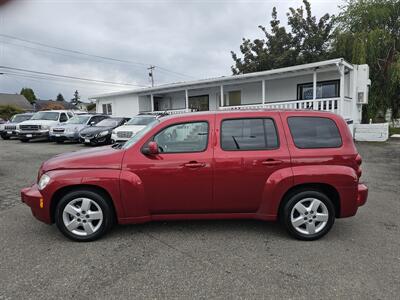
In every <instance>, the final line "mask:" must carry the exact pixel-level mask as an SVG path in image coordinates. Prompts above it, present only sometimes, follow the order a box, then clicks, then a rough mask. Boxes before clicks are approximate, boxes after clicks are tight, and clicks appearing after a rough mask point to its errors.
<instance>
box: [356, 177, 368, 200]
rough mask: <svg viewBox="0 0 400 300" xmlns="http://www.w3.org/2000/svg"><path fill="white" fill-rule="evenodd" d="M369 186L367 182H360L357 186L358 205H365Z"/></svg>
mask: <svg viewBox="0 0 400 300" xmlns="http://www.w3.org/2000/svg"><path fill="white" fill-rule="evenodd" d="M367 198H368V187H367V186H366V185H365V184H362V183H359V184H358V188H357V205H358V206H363V205H364V204H365V203H366V202H367Z"/></svg>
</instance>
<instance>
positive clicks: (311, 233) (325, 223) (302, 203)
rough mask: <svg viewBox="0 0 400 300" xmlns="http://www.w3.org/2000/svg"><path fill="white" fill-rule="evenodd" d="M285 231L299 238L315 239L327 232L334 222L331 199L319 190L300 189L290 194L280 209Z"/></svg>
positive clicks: (333, 208) (333, 209)
mask: <svg viewBox="0 0 400 300" xmlns="http://www.w3.org/2000/svg"><path fill="white" fill-rule="evenodd" d="M281 218H282V222H283V224H284V225H285V227H286V229H287V231H288V232H289V233H290V234H291V235H292V236H294V237H295V238H297V239H300V240H306V241H311V240H317V239H319V238H321V237H322V236H324V235H325V234H327V233H328V232H329V230H330V229H331V228H332V225H333V223H334V222H335V207H334V206H333V204H332V201H331V200H330V199H329V198H328V197H327V196H326V195H325V194H323V193H321V192H319V191H313V190H310V191H301V192H298V193H296V194H294V195H292V196H291V197H290V198H289V199H288V201H287V202H286V203H285V205H284V207H283V211H282V215H281Z"/></svg>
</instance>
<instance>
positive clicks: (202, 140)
mask: <svg viewBox="0 0 400 300" xmlns="http://www.w3.org/2000/svg"><path fill="white" fill-rule="evenodd" d="M154 141H155V142H156V143H157V144H158V146H159V151H160V152H162V153H182V152H202V151H204V150H206V148H207V143H208V123H207V122H192V123H181V124H176V125H172V126H169V127H167V128H165V129H164V130H162V131H161V132H159V133H158V134H157V135H156V136H155V137H154Z"/></svg>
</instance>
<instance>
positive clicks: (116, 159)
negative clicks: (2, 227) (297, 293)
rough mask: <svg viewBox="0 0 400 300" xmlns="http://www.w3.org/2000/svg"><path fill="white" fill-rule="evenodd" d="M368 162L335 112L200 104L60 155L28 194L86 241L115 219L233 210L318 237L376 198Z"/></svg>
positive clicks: (67, 231)
mask: <svg viewBox="0 0 400 300" xmlns="http://www.w3.org/2000/svg"><path fill="white" fill-rule="evenodd" d="M360 165H361V157H360V155H359V154H358V152H357V149H356V148H355V146H354V143H353V139H352V136H351V134H350V131H349V128H348V126H347V124H346V122H345V121H344V120H343V119H342V118H341V117H340V116H338V115H335V114H333V113H328V112H311V111H300V110H292V111H285V110H281V111H280V110H260V111H236V112H233V111H231V112H207V113H201V112H198V113H189V114H182V115H176V116H169V117H165V118H161V119H156V120H154V121H153V122H152V123H150V124H149V125H148V126H147V127H145V128H144V129H143V130H142V131H140V132H139V133H138V134H136V135H135V136H133V137H132V138H131V139H130V140H129V141H128V142H126V143H125V144H124V145H119V144H116V145H114V146H105V147H101V148H97V149H91V150H83V151H77V152H72V153H66V154H62V155H58V156H56V157H54V158H52V159H50V160H48V161H46V162H44V163H43V164H42V166H41V168H40V170H39V174H38V178H37V183H35V184H34V185H32V186H31V187H28V188H25V189H23V190H22V191H21V197H22V201H23V202H25V203H26V204H27V205H29V206H30V207H31V210H32V213H33V215H34V216H35V217H36V218H38V219H39V220H41V221H43V222H45V223H48V224H52V223H54V222H55V223H56V224H57V226H58V228H59V229H60V231H61V232H62V233H63V234H64V235H65V236H67V237H68V238H71V239H73V240H77V241H91V240H95V239H97V238H99V237H100V236H102V235H103V234H105V233H106V232H107V230H109V229H110V228H111V227H112V225H113V224H114V223H119V224H128V223H142V222H147V221H152V220H182V219H228V218H232V219H233V218H234V219H244V218H246V219H248V218H250V219H259V220H266V221H274V220H278V219H279V220H280V221H281V222H282V224H283V225H284V226H285V227H286V229H287V231H288V232H289V233H290V234H291V235H292V236H294V237H296V238H298V239H302V240H315V239H318V238H320V237H322V236H323V235H324V234H326V233H327V232H328V231H329V230H330V229H331V227H332V225H333V223H334V221H335V218H344V217H350V216H353V215H355V213H356V212H357V209H358V207H359V206H362V205H363V204H364V203H365V202H366V200H367V194H368V189H367V187H366V186H365V185H363V184H361V183H360V182H359V180H360V176H361V168H360Z"/></svg>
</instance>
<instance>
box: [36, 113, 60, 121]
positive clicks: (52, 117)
mask: <svg viewBox="0 0 400 300" xmlns="http://www.w3.org/2000/svg"><path fill="white" fill-rule="evenodd" d="M58 115H59V113H58V112H51V111H39V112H37V113H36V114H34V115H33V117H32V118H31V120H49V121H58Z"/></svg>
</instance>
